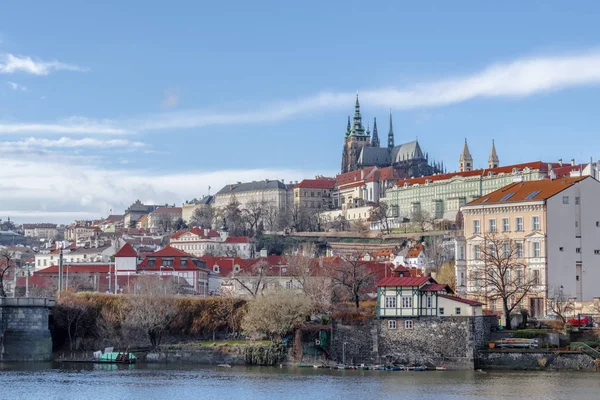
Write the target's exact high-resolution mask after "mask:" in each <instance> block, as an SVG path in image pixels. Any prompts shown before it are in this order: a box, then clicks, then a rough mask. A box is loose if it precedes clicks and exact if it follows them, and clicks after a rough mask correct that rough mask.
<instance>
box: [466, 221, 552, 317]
mask: <svg viewBox="0 0 600 400" xmlns="http://www.w3.org/2000/svg"><path fill="white" fill-rule="evenodd" d="M520 245H521V243H517V242H515V241H513V240H511V239H510V238H508V237H503V236H499V235H497V234H493V233H490V234H486V235H485V237H484V240H483V242H481V245H477V244H475V245H474V246H478V247H475V252H476V254H477V253H479V258H480V260H481V261H482V262H481V264H480V265H479V266H475V267H474V268H473V269H474V270H473V271H471V272H470V277H469V278H470V281H471V286H472V287H473V288H474V289H475V291H476V292H477V295H478V296H479V297H483V298H484V299H485V300H486V301H488V300H492V301H496V300H498V299H500V300H501V301H502V308H503V310H504V315H505V317H506V329H511V322H510V313H511V312H512V311H513V310H514V309H515V308H516V307H517V306H518V305H520V304H521V302H522V301H523V299H525V298H527V297H528V296H530V295H531V294H534V293H536V291H537V288H538V286H539V285H540V284H541V282H539V278H537V277H536V276H534V274H527V273H526V272H527V271H526V269H525V264H523V260H522V255H521V254H520V253H521V248H520V247H519V246H520Z"/></svg>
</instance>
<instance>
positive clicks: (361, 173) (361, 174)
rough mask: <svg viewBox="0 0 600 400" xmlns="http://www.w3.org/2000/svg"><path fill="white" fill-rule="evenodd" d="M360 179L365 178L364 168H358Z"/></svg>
mask: <svg viewBox="0 0 600 400" xmlns="http://www.w3.org/2000/svg"><path fill="white" fill-rule="evenodd" d="M360 179H365V170H364V169H361V170H360Z"/></svg>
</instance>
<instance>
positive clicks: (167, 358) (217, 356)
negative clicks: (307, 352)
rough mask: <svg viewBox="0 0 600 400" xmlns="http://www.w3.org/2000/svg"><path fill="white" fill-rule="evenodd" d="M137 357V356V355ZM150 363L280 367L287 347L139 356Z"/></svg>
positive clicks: (207, 349)
mask: <svg viewBox="0 0 600 400" xmlns="http://www.w3.org/2000/svg"><path fill="white" fill-rule="evenodd" d="M136 355H137V354H136ZM139 356H140V358H141V360H142V361H146V362H148V363H179V364H201V365H217V364H229V365H264V366H269V365H278V364H280V363H283V362H284V361H285V358H286V356H287V348H286V347H285V346H275V345H273V346H214V347H213V346H206V347H204V346H200V347H194V348H182V349H164V350H158V351H151V352H148V353H145V354H140V355H139Z"/></svg>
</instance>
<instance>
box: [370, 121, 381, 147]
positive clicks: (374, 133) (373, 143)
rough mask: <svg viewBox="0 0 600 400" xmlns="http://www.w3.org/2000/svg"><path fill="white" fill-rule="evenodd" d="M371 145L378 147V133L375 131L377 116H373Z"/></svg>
mask: <svg viewBox="0 0 600 400" xmlns="http://www.w3.org/2000/svg"><path fill="white" fill-rule="evenodd" d="M371 146H372V147H379V134H378V133H377V118H373V139H371Z"/></svg>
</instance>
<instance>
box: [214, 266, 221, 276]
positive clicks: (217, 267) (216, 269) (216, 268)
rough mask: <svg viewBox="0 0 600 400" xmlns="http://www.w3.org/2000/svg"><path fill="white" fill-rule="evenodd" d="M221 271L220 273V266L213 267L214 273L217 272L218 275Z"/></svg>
mask: <svg viewBox="0 0 600 400" xmlns="http://www.w3.org/2000/svg"><path fill="white" fill-rule="evenodd" d="M219 271H220V270H219V266H218V265H215V266H214V267H213V272H216V273H217V274H218V273H219Z"/></svg>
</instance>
